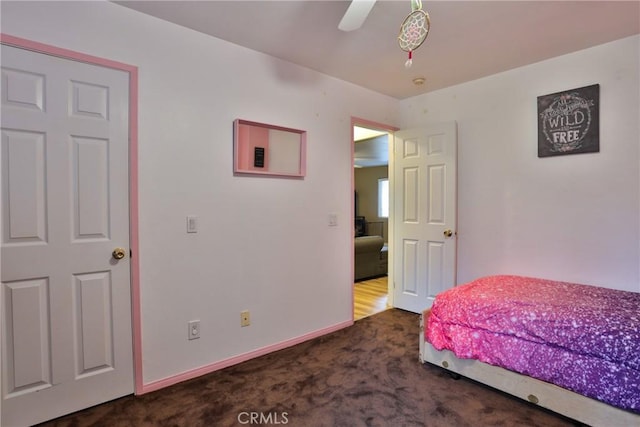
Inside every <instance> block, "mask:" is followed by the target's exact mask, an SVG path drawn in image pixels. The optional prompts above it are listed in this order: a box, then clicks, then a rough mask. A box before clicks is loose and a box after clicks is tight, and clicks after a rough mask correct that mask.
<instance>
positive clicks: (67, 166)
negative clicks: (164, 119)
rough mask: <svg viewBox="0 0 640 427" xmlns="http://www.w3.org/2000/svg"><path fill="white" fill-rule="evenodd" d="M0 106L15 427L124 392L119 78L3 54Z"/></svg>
mask: <svg viewBox="0 0 640 427" xmlns="http://www.w3.org/2000/svg"><path fill="white" fill-rule="evenodd" d="M1 102H2V164H1V168H0V172H1V174H0V176H1V181H2V186H1V188H2V193H1V194H2V227H3V228H2V230H3V232H2V242H1V245H2V305H1V314H2V320H3V329H2V425H3V426H24V425H32V424H35V423H39V422H42V421H45V420H48V419H51V418H55V417H58V416H60V415H63V414H66V413H69V412H74V411H77V410H80V409H84V408H86V407H89V406H92V405H96V404H98V403H102V402H105V401H108V400H112V399H114V398H116V397H120V396H123V395H126V394H130V393H132V392H133V379H134V376H133V353H132V330H131V280H130V260H129V137H128V135H129V123H128V117H129V75H128V73H126V72H123V71H119V70H114V69H109V68H104V67H100V66H96V65H90V64H86V63H81V62H77V61H70V60H66V59H61V58H57V57H53V56H49V55H45V54H41V53H35V52H31V51H27V50H23V49H18V48H15V47H10V46H4V45H3V46H2V99H1ZM118 247H120V248H121V250H120V249H119V250H114V249H116V248H118ZM112 253H113V254H112Z"/></svg>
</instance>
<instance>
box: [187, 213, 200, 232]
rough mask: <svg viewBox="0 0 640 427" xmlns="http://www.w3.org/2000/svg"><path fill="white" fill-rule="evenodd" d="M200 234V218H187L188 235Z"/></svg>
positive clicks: (193, 216)
mask: <svg viewBox="0 0 640 427" xmlns="http://www.w3.org/2000/svg"><path fill="white" fill-rule="evenodd" d="M197 232H198V217H197V216H195V215H189V216H187V233H197Z"/></svg>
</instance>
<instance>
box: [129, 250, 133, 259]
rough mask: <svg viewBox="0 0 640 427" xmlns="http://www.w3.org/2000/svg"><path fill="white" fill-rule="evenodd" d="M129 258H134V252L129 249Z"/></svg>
mask: <svg viewBox="0 0 640 427" xmlns="http://www.w3.org/2000/svg"><path fill="white" fill-rule="evenodd" d="M129 258H133V251H132V250H131V249H129Z"/></svg>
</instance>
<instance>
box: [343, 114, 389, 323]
mask: <svg viewBox="0 0 640 427" xmlns="http://www.w3.org/2000/svg"><path fill="white" fill-rule="evenodd" d="M354 126H361V127H365V128H369V129H376V130H380V131H384V132H389V133H394V132H395V131H397V130H400V128H397V127H395V126H391V125H386V124H384V123H378V122H373V121H371V120H367V119H361V118H359V117H353V116H351V140H350V141H349V144H351V167H352V169H351V224H354V223H355V220H356V219H355V200H354V198H353V194H354V192H355V191H356V178H355V176H356V174H355V171H354V170H353V162H354V160H355V143H354V140H353V139H354V136H353V127H354ZM354 246H355V234H354V233H353V229H351V247H352V248H353V247H354ZM354 275H355V254H354V252H353V251H351V276H350V277H351V278H352V282H353V277H354ZM351 288H352V289H351V307H353V293H354V292H355V283H352V285H351ZM353 319H354V312H353V309H352V310H351V320H352V321H353Z"/></svg>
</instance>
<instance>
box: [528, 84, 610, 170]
mask: <svg viewBox="0 0 640 427" xmlns="http://www.w3.org/2000/svg"><path fill="white" fill-rule="evenodd" d="M598 151H600V85H599V84H595V85H591V86H585V87H581V88H577V89H571V90H566V91H563V92H557V93H552V94H550V95H544V96H539V97H538V157H549V156H560V155H563V154H578V153H594V152H598Z"/></svg>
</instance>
